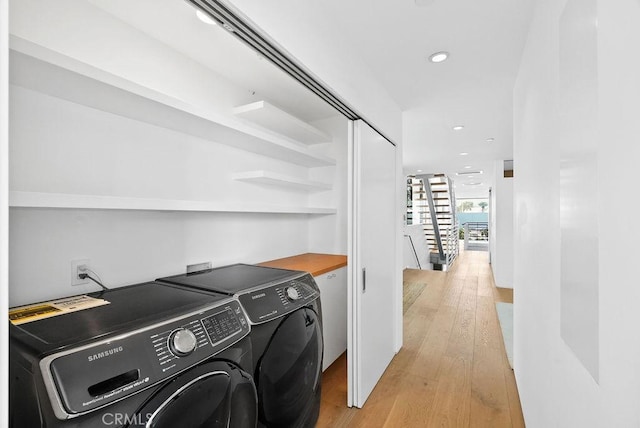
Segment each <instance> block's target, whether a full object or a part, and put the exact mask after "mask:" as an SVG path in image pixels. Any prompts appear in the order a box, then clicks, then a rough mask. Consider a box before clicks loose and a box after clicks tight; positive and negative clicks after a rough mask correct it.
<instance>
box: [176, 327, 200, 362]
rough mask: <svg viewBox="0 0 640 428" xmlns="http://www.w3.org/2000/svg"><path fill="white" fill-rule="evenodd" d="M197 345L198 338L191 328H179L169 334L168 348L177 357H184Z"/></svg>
mask: <svg viewBox="0 0 640 428" xmlns="http://www.w3.org/2000/svg"><path fill="white" fill-rule="evenodd" d="M197 345H198V339H197V338H196V335H195V334H193V332H192V331H191V330H188V329H186V328H181V329H178V330H176V331H174V332H173V333H171V336H169V348H171V352H173V353H174V354H175V355H177V356H178V357H185V356H187V355H189V354H190V353H192V352H193V351H194V350H195V349H196V346H197Z"/></svg>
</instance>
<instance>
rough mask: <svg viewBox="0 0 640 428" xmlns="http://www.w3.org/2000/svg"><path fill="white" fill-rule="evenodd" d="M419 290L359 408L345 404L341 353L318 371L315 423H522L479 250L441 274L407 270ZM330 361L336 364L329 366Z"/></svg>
mask: <svg viewBox="0 0 640 428" xmlns="http://www.w3.org/2000/svg"><path fill="white" fill-rule="evenodd" d="M404 280H405V281H413V282H425V283H426V284H427V286H426V288H425V289H424V291H423V292H422V294H421V295H420V296H419V297H418V298H417V299H416V301H415V302H414V303H413V305H412V306H411V307H410V308H409V309H408V310H407V312H406V313H405V317H404V323H403V326H404V338H403V348H402V349H401V350H400V352H399V353H398V354H397V355H396V356H395V358H394V359H393V361H392V362H391V364H390V365H389V367H388V368H387V370H386V371H385V373H384V375H383V376H382V378H381V379H380V382H379V383H378V385H376V387H375V388H374V390H373V392H372V393H371V396H370V397H369V399H368V400H367V402H366V403H365V405H364V407H363V408H362V409H356V408H352V409H350V408H348V407H347V406H346V394H347V392H346V357H345V356H344V355H343V356H342V357H340V358H339V359H338V360H337V361H336V362H335V363H334V364H333V365H332V366H331V367H330V368H328V369H327V371H326V372H325V374H324V376H323V395H322V407H321V411H320V418H319V420H318V424H317V426H318V427H363V428H370V427H385V428H395V427H403V428H404V427H464V428H468V427H491V428H503V427H504V428H510V427H516V428H524V419H523V417H522V410H521V407H520V399H519V395H518V390H517V386H516V383H515V377H514V376H513V371H512V370H511V368H510V367H509V365H508V361H507V358H506V354H505V351H504V344H503V342H502V336H501V331H500V327H499V323H498V319H497V315H496V311H495V302H497V301H513V292H512V291H511V290H505V289H498V288H496V287H495V282H494V280H493V274H492V272H491V267H490V265H489V264H488V254H487V253H486V252H476V251H466V252H461V254H460V257H459V258H458V260H457V261H456V262H455V264H454V266H453V268H452V269H451V270H449V271H448V272H440V271H421V270H414V269H407V270H405V271H404ZM334 366H335V367H334Z"/></svg>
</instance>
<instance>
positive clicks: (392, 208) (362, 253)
mask: <svg viewBox="0 0 640 428" xmlns="http://www.w3.org/2000/svg"><path fill="white" fill-rule="evenodd" d="M352 131H353V132H351V135H352V137H351V139H350V144H351V147H350V153H351V166H352V173H351V174H350V177H351V180H352V181H351V186H350V189H351V195H350V196H351V197H350V198H349V199H350V201H351V202H350V203H351V206H350V222H349V223H350V226H351V231H350V245H349V249H350V254H349V264H350V266H351V270H350V272H351V281H350V284H351V287H350V289H349V338H348V339H349V345H348V349H349V352H348V376H349V381H348V389H349V392H348V401H349V403H348V404H349V405H350V406H352V405H353V406H357V407H362V406H363V405H364V403H365V401H366V400H367V398H368V397H369V394H370V393H371V391H372V390H373V388H374V386H375V385H376V383H377V382H378V380H379V379H380V377H381V376H382V374H383V373H384V371H385V369H386V368H387V366H388V365H389V363H390V362H391V359H392V358H393V356H394V354H395V343H396V337H395V334H396V318H397V317H396V312H397V310H396V303H397V302H396V299H397V293H396V291H397V287H399V284H396V282H397V275H395V264H396V244H397V239H396V237H397V233H398V231H397V230H396V229H397V225H396V223H397V222H396V221H395V220H396V213H397V204H398V198H397V194H396V189H397V187H396V148H395V146H394V145H393V144H391V143H390V142H389V141H388V140H386V139H385V138H384V137H382V136H381V135H380V134H378V133H377V132H376V131H375V130H374V129H373V128H371V127H370V126H369V125H367V124H366V123H365V122H363V121H361V120H358V121H355V122H353V129H352Z"/></svg>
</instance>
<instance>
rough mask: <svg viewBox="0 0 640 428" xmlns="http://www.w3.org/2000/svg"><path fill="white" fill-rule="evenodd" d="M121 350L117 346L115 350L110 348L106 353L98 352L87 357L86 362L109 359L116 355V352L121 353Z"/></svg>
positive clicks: (120, 347)
mask: <svg viewBox="0 0 640 428" xmlns="http://www.w3.org/2000/svg"><path fill="white" fill-rule="evenodd" d="M122 350H123V348H122V346H118V347H117V348H111V349H108V350H106V351H102V352H98V353H97V354H93V355H89V356H88V357H87V360H89V361H95V360H99V359H100V358H104V357H109V356H111V355H113V354H117V353H118V352H122Z"/></svg>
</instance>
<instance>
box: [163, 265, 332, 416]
mask: <svg viewBox="0 0 640 428" xmlns="http://www.w3.org/2000/svg"><path fill="white" fill-rule="evenodd" d="M159 281H165V282H169V283H172V284H178V285H182V286H186V287H190V288H192V289H198V290H206V291H213V292H217V293H226V294H227V295H229V296H234V297H236V298H237V299H238V300H239V301H240V303H241V304H242V306H243V307H244V310H245V312H246V314H247V315H248V317H249V322H250V323H251V334H250V337H251V342H252V345H253V355H254V371H253V373H254V375H253V376H254V381H255V383H256V387H257V389H258V409H259V410H258V415H259V421H258V423H259V425H260V426H266V427H269V428H276V427H277V428H279V427H283V428H284V427H287V428H289V427H293V428H298V427H313V426H315V424H316V421H317V419H318V414H319V412H320V391H321V380H322V353H323V347H324V343H323V338H322V316H321V313H322V311H321V308H320V290H319V289H318V286H317V285H316V283H315V281H314V279H313V277H312V276H311V275H310V274H308V273H306V272H299V271H291V270H285V269H274V268H268V267H261V266H253V265H246V264H235V265H231V266H225V267H221V268H216V269H209V270H205V271H201V272H195V273H191V274H183V275H176V276H172V277H168V278H163V279H160V280H159Z"/></svg>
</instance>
